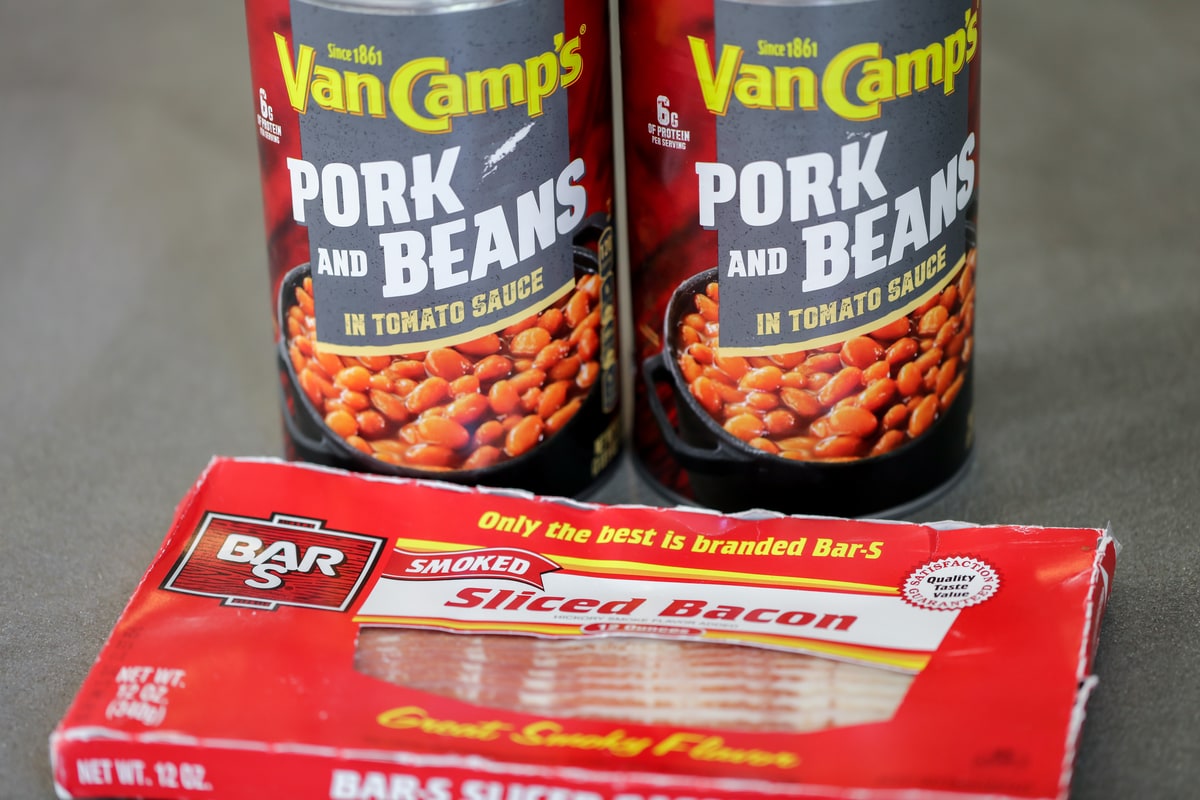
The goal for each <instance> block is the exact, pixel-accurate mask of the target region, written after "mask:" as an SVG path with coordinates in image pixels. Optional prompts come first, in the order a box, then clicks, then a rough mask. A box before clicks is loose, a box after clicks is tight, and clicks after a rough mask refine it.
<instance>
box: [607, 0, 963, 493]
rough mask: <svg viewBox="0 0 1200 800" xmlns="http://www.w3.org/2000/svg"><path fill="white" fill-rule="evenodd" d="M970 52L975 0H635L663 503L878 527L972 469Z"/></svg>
mask: <svg viewBox="0 0 1200 800" xmlns="http://www.w3.org/2000/svg"><path fill="white" fill-rule="evenodd" d="M979 35H980V2H979V0H703V1H702V2H693V0H661V2H655V3H645V2H640V1H639V0H623V2H622V3H621V36H622V39H621V43H622V54H623V55H622V60H623V75H624V80H623V82H622V89H623V97H624V123H625V147H626V153H627V178H628V189H629V224H628V229H629V231H630V260H631V275H632V290H633V291H632V296H633V308H632V314H633V332H634V350H635V353H636V355H637V358H638V362H639V366H640V369H639V376H638V381H637V385H636V405H635V409H634V413H635V428H634V441H635V446H636V449H637V454H638V456H639V459H640V463H641V465H642V466H643V467H644V469H645V471H646V472H648V473H649V474H650V475H651V476H652V477H653V478H654V479H655V480H656V481H658V482H659V483H660V484H661V485H662V486H663V487H664V488H665V489H666V490H667V491H668V492H669V493H672V494H674V495H676V496H679V497H682V498H685V499H690V500H693V501H697V502H700V503H703V504H707V505H711V506H715V507H718V508H721V509H725V510H734V509H743V508H749V507H763V508H770V509H778V510H782V511H787V512H801V513H818V514H837V515H865V514H872V513H880V512H886V511H898V510H900V509H902V508H903V507H905V506H910V505H911V504H913V503H916V502H919V501H920V499H921V498H925V497H928V496H930V494H931V493H932V492H933V491H934V490H935V489H937V488H938V487H939V486H942V485H944V484H945V483H946V482H947V481H949V480H950V479H951V478H952V477H953V476H954V475H955V474H956V473H958V472H959V471H960V470H961V468H962V465H963V464H964V462H965V460H966V457H967V454H968V452H969V449H970V445H971V439H972V421H971V378H972V356H973V352H974V315H975V270H976V254H975V233H976V197H977V190H978V164H979V126H978V121H979V64H980V50H979Z"/></svg>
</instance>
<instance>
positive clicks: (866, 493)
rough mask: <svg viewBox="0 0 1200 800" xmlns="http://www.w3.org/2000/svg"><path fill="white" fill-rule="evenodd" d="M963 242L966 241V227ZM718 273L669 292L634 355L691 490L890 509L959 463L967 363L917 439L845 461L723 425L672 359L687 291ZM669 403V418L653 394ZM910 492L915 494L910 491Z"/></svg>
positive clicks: (747, 502)
mask: <svg viewBox="0 0 1200 800" xmlns="http://www.w3.org/2000/svg"><path fill="white" fill-rule="evenodd" d="M967 238H968V245H969V246H970V247H974V235H973V231H970V230H969V231H968V237H967ZM715 280H717V271H716V269H710V270H706V271H705V272H701V273H699V274H696V275H693V276H692V277H690V278H688V279H687V280H686V281H684V282H683V283H682V284H680V285H679V286H677V287H676V288H675V290H674V292H673V293H672V295H671V299H670V301H669V303H668V305H667V310H666V314H665V317H664V320H663V343H664V344H663V349H662V351H661V352H659V353H657V354H655V355H653V356H651V357H650V358H648V359H646V360H645V361H644V362H643V364H642V377H643V379H644V381H645V384H646V398H647V402H648V405H649V408H650V411H651V412H652V414H653V416H654V418H655V421H656V423H657V425H658V427H659V429H660V430H661V432H662V437H663V440H664V443H665V445H666V447H667V449H668V450H669V451H670V453H671V455H672V456H673V457H674V458H675V460H676V461H677V462H678V463H679V465H680V466H681V467H683V469H684V470H685V471H686V472H687V476H688V481H689V484H690V486H691V488H692V492H693V494H694V496H695V499H696V500H697V501H698V502H700V503H702V504H704V505H707V506H712V507H713V508H716V509H719V510H722V511H739V510H745V509H750V508H764V509H771V510H775V511H781V512H784V513H789V514H816V515H829V516H850V517H858V516H867V515H871V514H885V513H886V514H893V515H894V514H899V513H903V511H904V510H905V509H906V508H909V507H912V506H915V505H919V504H921V503H923V502H926V501H927V500H928V499H929V498H930V496H931V494H932V493H933V492H934V491H935V490H937V489H938V488H939V487H941V488H944V487H945V486H946V485H947V484H948V483H949V481H950V479H951V478H953V477H955V475H956V474H957V473H959V472H960V470H961V468H962V465H963V463H964V460H965V459H966V456H967V452H968V451H969V449H970V443H971V423H972V419H971V401H972V373H973V367H972V366H971V365H970V364H968V365H967V367H966V369H965V371H964V380H963V386H962V389H961V390H960V391H959V394H958V396H957V398H956V399H955V401H954V402H953V403H952V404H951V405H950V408H949V409H947V410H946V411H945V413H943V414H941V415H940V416H939V418H938V419H937V420H936V421H935V422H934V423H933V424H932V425H931V426H930V427H929V429H928V430H926V431H925V432H924V433H922V434H921V435H920V436H918V437H917V438H916V439H914V440H912V441H910V442H908V443H906V444H904V445H902V446H900V447H898V448H897V449H895V450H892V451H891V452H888V453H885V454H883V455H879V456H874V457H868V458H860V459H855V460H846V461H792V460H788V459H784V458H781V457H779V456H777V455H773V454H771V453H767V452H764V451H763V450H759V449H757V448H755V447H752V446H750V445H749V444H747V443H746V442H744V441H742V440H741V439H738V438H737V437H735V436H733V435H731V434H730V433H729V432H727V431H726V430H725V429H724V428H723V427H722V426H721V424H720V423H719V422H718V421H717V420H716V419H714V418H713V417H712V416H711V415H710V414H709V413H708V412H707V411H706V410H705V409H704V408H703V407H702V406H701V405H700V403H699V401H698V400H697V399H696V398H695V397H694V396H693V395H692V392H691V390H690V389H689V386H688V381H687V379H686V378H685V377H684V375H683V372H682V370H681V368H680V366H679V361H678V356H679V355H680V354H681V353H682V352H683V351H684V349H685V348H684V347H683V346H682V345H681V343H680V332H681V330H682V327H683V323H682V320H683V318H684V317H685V316H686V315H687V314H689V313H691V312H693V311H694V310H695V306H694V304H693V303H694V297H695V295H696V294H697V293H703V292H704V289H705V287H706V286H707V285H708V284H709V283H711V282H713V281H715ZM660 387H665V388H666V389H667V392H666V395H667V397H668V398H669V399H670V400H671V401H672V405H673V406H674V409H675V411H676V414H675V417H676V420H677V424H678V428H677V427H676V424H675V423H673V422H672V418H671V415H670V413H669V412H668V410H667V408H666V406H664V403H663V400H662V398H661V397H660V394H659V388H660ZM914 498H915V499H914Z"/></svg>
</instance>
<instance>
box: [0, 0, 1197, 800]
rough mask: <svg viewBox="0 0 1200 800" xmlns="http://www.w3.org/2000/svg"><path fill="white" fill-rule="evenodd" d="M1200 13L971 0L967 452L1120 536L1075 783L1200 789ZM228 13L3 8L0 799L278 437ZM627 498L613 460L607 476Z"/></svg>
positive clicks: (998, 478) (612, 493)
mask: <svg viewBox="0 0 1200 800" xmlns="http://www.w3.org/2000/svg"><path fill="white" fill-rule="evenodd" d="M1197 31H1200V6H1198V5H1196V4H1194V3H1187V2H1182V0H1147V2H1142V3H1132V2H1116V1H1115V0H1087V1H1086V2H1085V0H1055V1H1054V2H1045V0H989V2H988V3H987V6H986V8H985V17H984V37H983V43H984V50H983V57H984V88H983V99H984V123H983V135H982V137H981V159H982V179H981V184H980V186H981V193H982V204H981V230H980V253H981V259H980V264H981V269H980V276H979V301H978V314H977V319H978V335H977V339H976V341H977V346H976V353H977V362H976V363H977V370H978V372H977V377H976V381H977V382H976V400H975V427H976V431H977V443H976V448H975V453H974V457H973V459H972V462H971V465H970V467H969V469H968V471H967V473H966V475H965V476H964V478H963V479H962V480H961V481H959V482H957V483H956V484H954V485H953V486H952V487H950V488H949V490H948V491H947V492H946V493H944V494H943V495H942V496H940V497H939V498H938V499H937V500H936V501H935V502H933V503H931V504H929V505H926V506H925V507H923V508H920V509H919V510H917V511H915V512H913V513H912V514H911V515H910V518H912V519H915V520H937V519H960V520H969V521H973V522H979V523H1001V522H1003V523H1024V524H1039V525H1067V526H1074V525H1078V526H1102V525H1105V524H1108V523H1111V525H1112V527H1113V530H1114V531H1115V533H1116V535H1117V537H1118V538H1119V539H1120V540H1121V542H1122V544H1123V545H1124V551H1123V553H1122V556H1121V561H1120V565H1119V567H1118V570H1117V578H1116V584H1115V594H1114V596H1113V599H1112V602H1111V604H1110V606H1109V610H1108V615H1107V618H1106V620H1105V623H1104V627H1103V632H1102V637H1101V646H1100V652H1099V658H1098V660H1097V662H1096V670H1097V672H1098V674H1099V677H1100V684H1099V688H1098V690H1097V691H1096V693H1095V694H1094V696H1093V698H1092V700H1091V703H1090V705H1089V707H1088V719H1087V722H1086V725H1085V728H1084V734H1083V739H1082V745H1081V752H1080V755H1079V759H1078V768H1077V773H1076V776H1075V780H1074V792H1073V796H1074V797H1076V798H1175V797H1178V798H1190V797H1195V796H1197V794H1196V793H1197V789H1196V788H1195V787H1196V786H1197V785H1198V784H1200V679H1198V678H1197V676H1196V669H1195V665H1196V664H1197V663H1200V589H1198V588H1197V580H1198V578H1200V575H1198V569H1197V566H1198V565H1200V531H1198V530H1197V528H1198V525H1197V519H1198V518H1200V491H1198V490H1200V478H1198V468H1200V458H1198V456H1197V454H1200V423H1198V421H1197V420H1198V417H1200V367H1198V366H1197V361H1196V355H1197V353H1198V352H1200V346H1198V343H1200V272H1198V267H1200V257H1198V254H1200V158H1198V157H1197V153H1196V146H1195V144H1194V143H1193V141H1192V137H1193V136H1194V135H1196V132H1197V131H1198V130H1200V103H1198V99H1200V56H1198V55H1197V53H1196V45H1197V43H1198V40H1197V38H1196V33H1197ZM253 101H254V98H253V95H252V92H251V89H250V82H249V78H248V63H247V56H246V52H245V32H244V24H243V16H242V8H241V4H238V3H232V2H222V3H206V2H184V1H183V0H157V1H156V2H149V0H143V1H142V2H136V1H135V0H90V2H86V3H84V2H67V0H39V1H38V2H28V0H26V1H25V2H18V1H17V0H0V279H2V283H0V332H3V334H4V335H3V342H4V345H3V346H2V347H0V554H2V555H0V719H3V723H4V724H3V725H0V727H2V728H3V730H2V732H0V798H14V799H16V798H19V799H20V800H38V798H50V797H52V796H53V790H52V786H51V779H50V767H49V759H48V755H47V737H48V736H49V734H50V731H51V730H52V728H53V727H54V725H55V723H56V722H57V720H58V719H59V718H60V717H61V716H62V714H63V713H64V711H65V710H66V707H67V705H68V704H69V702H70V701H71V698H72V697H73V695H74V693H75V691H76V689H77V688H78V687H79V684H80V682H81V681H82V679H83V677H84V674H85V673H86V671H87V669H88V667H89V666H90V664H91V662H92V660H93V658H94V657H95V655H96V653H97V651H98V650H99V649H100V647H101V645H102V643H103V641H104V639H105V637H106V636H107V634H108V632H109V630H110V628H111V626H112V624H113V623H114V621H115V620H116V618H117V616H118V614H119V613H120V611H121V609H122V607H123V605H124V603H125V602H126V600H127V599H128V597H129V595H130V594H131V593H132V591H133V588H134V586H135V584H136V582H137V580H138V578H139V576H140V575H141V573H142V571H143V570H144V569H145V567H146V565H147V564H148V563H149V560H150V558H151V557H152V555H153V554H154V552H155V551H156V549H157V547H158V545H159V542H160V540H161V538H162V536H163V534H164V533H165V531H166V527H167V525H168V523H169V521H170V519H171V515H172V512H173V509H174V505H175V503H176V502H177V501H178V500H179V499H180V497H181V496H182V495H183V493H184V492H185V491H186V490H187V488H188V487H189V486H190V485H191V483H192V481H193V479H194V478H195V477H196V476H197V474H198V473H199V472H200V470H201V469H202V468H203V467H204V465H205V464H206V463H207V461H208V460H209V458H210V456H212V455H213V454H215V453H219V454H227V455H262V454H268V455H276V454H279V453H280V452H281V434H280V426H279V422H278V418H277V408H278V400H277V397H276V391H277V378H276V375H275V371H274V363H273V353H272V347H271V335H272V334H271V323H270V314H271V302H270V297H269V296H268V287H267V270H266V258H265V245H264V237H263V232H262V224H261V219H262V215H261V206H260V196H259V188H258V169H257V155H256V152H255V138H256V137H255V135H254V121H253ZM600 499H603V500H610V501H636V502H654V500H655V498H654V497H653V495H651V494H650V492H649V491H648V490H647V488H646V487H645V486H644V485H642V484H641V483H640V482H639V481H638V479H637V478H636V477H635V475H634V472H633V470H632V468H631V467H630V466H629V464H628V463H626V464H624V465H623V467H622V469H621V470H620V471H619V472H618V474H617V475H616V476H615V477H614V478H613V479H612V480H611V481H610V482H609V483H608V484H607V485H605V486H604V487H602V489H601V492H600Z"/></svg>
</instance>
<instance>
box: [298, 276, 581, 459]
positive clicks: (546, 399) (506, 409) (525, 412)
mask: <svg viewBox="0 0 1200 800" xmlns="http://www.w3.org/2000/svg"><path fill="white" fill-rule="evenodd" d="M599 297H600V279H599V277H598V276H596V275H586V276H584V277H582V278H581V279H580V280H579V281H578V283H577V284H576V287H575V289H574V291H572V292H571V293H570V294H568V295H567V296H566V298H564V299H563V300H561V301H559V303H557V304H556V305H554V306H552V307H550V308H547V309H545V310H543V311H542V312H540V313H538V314H533V315H531V316H529V317H526V318H525V319H523V320H521V321H520V322H517V323H515V324H513V325H510V326H509V327H507V328H504V329H503V330H501V331H498V332H496V333H489V334H486V335H484V336H481V337H479V338H478V339H474V340H472V341H469V342H464V343H461V344H457V345H454V346H453V347H442V348H437V349H434V350H429V351H427V352H424V353H411V354H407V355H400V356H391V355H380V356H338V355H335V354H333V353H328V352H321V350H320V348H319V346H318V345H317V344H316V340H315V323H314V320H313V299H312V279H311V278H308V277H306V278H305V279H304V282H303V285H302V286H299V287H297V288H296V304H295V305H293V306H291V307H290V308H289V309H288V312H287V321H286V324H287V336H288V353H289V356H290V357H291V361H292V366H293V367H294V368H295V371H296V377H297V381H298V382H299V384H300V387H301V389H302V390H303V391H304V393H305V395H306V396H307V397H308V399H309V400H310V401H311V402H312V404H313V406H314V407H315V408H316V409H317V412H318V413H319V414H320V416H321V417H322V419H324V421H325V424H326V426H328V427H329V429H330V430H332V431H333V432H334V433H336V434H337V435H338V436H340V437H341V438H343V439H344V440H345V441H346V442H347V443H348V444H350V445H351V446H352V447H355V448H356V449H358V450H360V451H361V452H363V453H365V454H367V455H370V456H373V457H374V458H377V459H379V460H380V461H382V462H385V463H388V464H393V465H397V466H405V467H413V468H418V469H423V470H431V471H437V470H459V469H479V468H483V467H488V466H491V465H493V464H497V463H500V462H502V461H506V460H508V459H511V458H515V457H517V456H520V455H522V454H523V453H526V452H528V451H529V450H531V449H532V448H534V447H535V446H536V445H537V444H538V443H539V442H541V441H544V440H545V439H546V438H548V437H550V436H553V435H554V434H555V433H557V432H558V431H559V430H561V429H562V428H563V426H565V425H566V424H567V422H568V421H569V420H570V419H571V417H573V416H574V415H575V413H576V412H577V411H578V410H579V408H580V406H582V405H583V401H584V398H585V397H586V396H587V393H588V390H589V389H591V387H592V385H593V384H594V383H595V382H596V379H597V377H598V375H599V374H600V364H599V358H598V354H599V351H600V332H599V327H600V309H599Z"/></svg>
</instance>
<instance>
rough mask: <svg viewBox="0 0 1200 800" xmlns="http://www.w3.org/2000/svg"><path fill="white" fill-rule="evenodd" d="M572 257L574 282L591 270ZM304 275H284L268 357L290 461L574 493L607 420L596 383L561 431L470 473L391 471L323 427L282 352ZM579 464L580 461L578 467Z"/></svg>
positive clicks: (299, 271) (588, 257) (582, 256)
mask: <svg viewBox="0 0 1200 800" xmlns="http://www.w3.org/2000/svg"><path fill="white" fill-rule="evenodd" d="M590 232H591V226H589V228H588V230H585V232H584V234H581V236H580V237H579V238H577V239H576V241H577V242H580V241H585V239H584V237H586V236H587V235H589V233H590ZM573 252H574V262H575V271H576V276H577V277H579V276H582V275H586V274H592V273H595V272H597V269H598V259H597V255H596V252H595V251H594V250H593V249H592V248H591V247H589V246H587V245H585V244H579V243H577V244H575V245H574V247H573ZM309 274H310V265H309V264H307V263H306V264H301V265H299V266H297V267H294V268H292V269H291V270H289V271H288V273H287V274H286V275H285V276H284V278H283V281H282V282H281V285H280V288H279V296H278V308H277V313H278V323H279V326H280V327H279V329H280V331H281V332H282V335H281V336H280V341H279V345H278V348H277V352H276V355H277V360H278V366H279V373H280V383H281V386H282V402H283V409H282V412H283V422H284V428H285V431H286V434H287V437H288V439H289V440H290V445H291V446H292V449H293V453H292V455H293V456H294V457H295V458H298V459H300V460H303V461H308V462H312V463H317V464H325V465H329V466H335V467H341V468H344V469H352V470H357V471H364V472H374V473H379V474H383V475H393V476H398V477H407V478H436V479H438V480H445V481H451V482H455V483H464V484H470V485H488V486H510V487H519V488H523V489H527V490H529V491H533V492H536V493H539V494H556V495H572V494H577V493H578V492H579V491H580V488H581V484H583V483H586V477H588V471H589V469H590V463H591V454H592V442H593V441H594V440H595V438H596V437H597V436H599V435H600V434H601V433H602V432H603V430H604V429H605V427H607V424H608V421H609V416H610V415H608V414H605V413H603V412H602V409H601V403H602V401H601V398H600V390H599V388H598V387H599V386H600V381H597V382H596V384H594V385H593V386H592V387H591V388H590V389H589V391H588V393H587V394H586V395H585V396H584V400H583V403H582V405H581V406H580V408H579V409H578V410H577V411H576V412H575V414H574V415H573V416H572V417H571V419H570V420H568V421H567V423H566V424H565V425H563V427H562V428H561V429H559V430H558V431H556V432H555V433H553V434H546V435H545V436H544V438H543V439H542V441H541V442H539V443H538V444H537V445H535V446H534V447H532V448H531V449H530V450H528V451H526V452H524V453H522V454H520V455H518V456H515V457H512V458H508V459H506V460H503V461H499V462H497V463H495V464H492V465H490V466H486V467H480V468H477V469H457V470H446V471H441V470H439V471H431V470H422V469H420V468H417V467H407V466H398V465H394V464H390V463H387V462H384V461H381V460H379V459H377V458H374V457H373V456H370V455H368V454H366V453H364V452H363V451H361V450H358V449H357V448H355V447H354V446H352V445H351V444H349V443H348V442H347V441H346V440H345V439H343V438H342V437H341V436H339V435H338V434H337V433H336V432H335V431H334V430H332V429H331V428H330V427H329V425H327V424H326V423H325V419H324V417H323V415H322V414H321V413H320V412H319V411H318V409H317V408H316V407H315V406H314V404H313V402H312V400H311V399H310V398H309V397H308V395H307V394H306V393H305V392H304V391H303V390H302V389H301V387H300V382H299V378H298V376H297V374H296V368H295V365H294V364H293V363H292V359H291V358H290V356H289V354H288V336H287V315H288V309H289V308H291V307H292V306H293V305H295V304H296V288H297V287H299V286H301V285H302V284H303V282H304V279H305V278H306V277H308V276H309ZM581 460H582V461H583V462H584V463H582V464H581V463H580V462H581ZM581 472H582V473H583V475H584V478H582V479H581V477H580V473H581Z"/></svg>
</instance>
